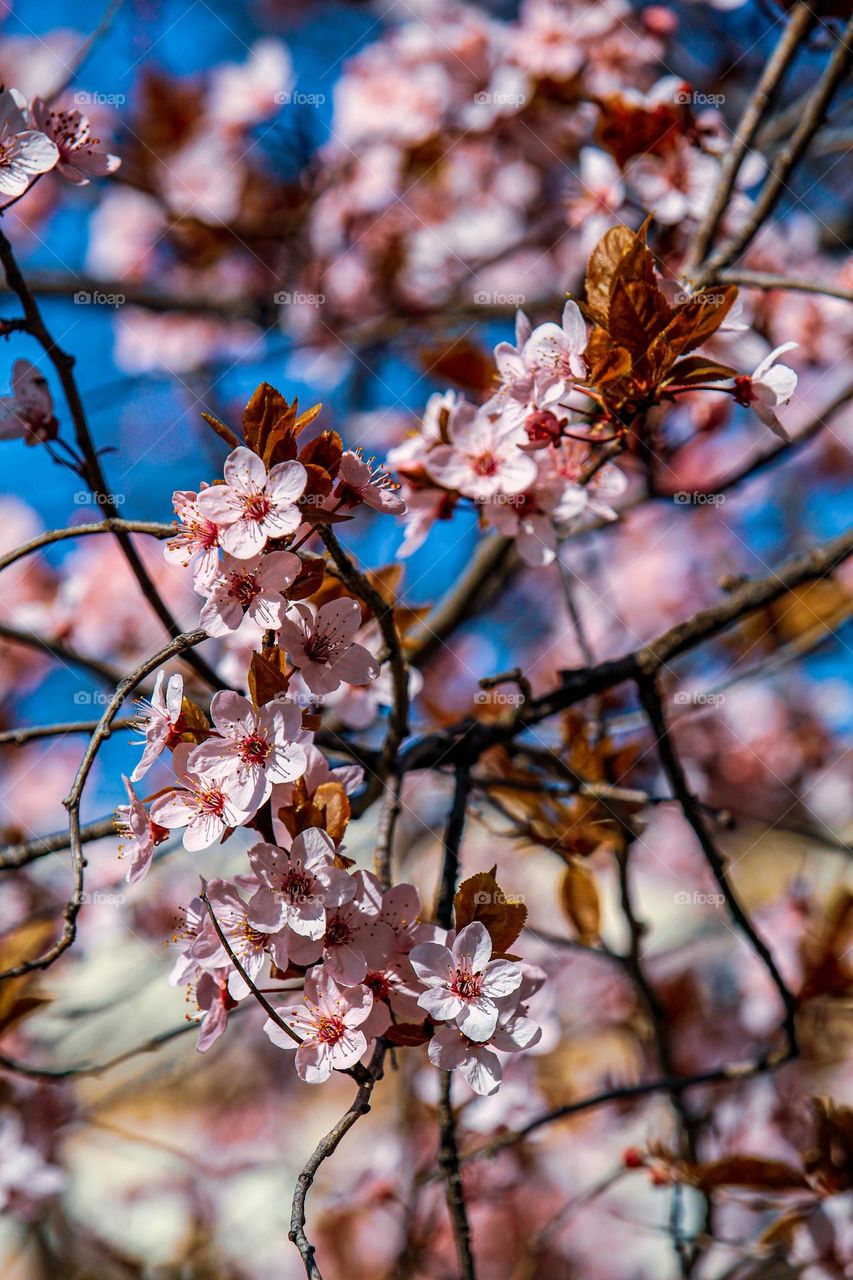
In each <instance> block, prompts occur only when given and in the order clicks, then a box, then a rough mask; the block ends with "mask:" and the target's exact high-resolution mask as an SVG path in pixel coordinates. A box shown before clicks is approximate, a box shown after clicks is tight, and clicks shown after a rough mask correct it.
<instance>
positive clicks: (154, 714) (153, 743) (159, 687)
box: [130, 670, 184, 825]
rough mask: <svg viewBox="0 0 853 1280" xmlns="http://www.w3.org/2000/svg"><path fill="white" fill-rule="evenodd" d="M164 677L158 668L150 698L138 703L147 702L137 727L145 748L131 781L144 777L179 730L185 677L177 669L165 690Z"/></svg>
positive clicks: (141, 704) (144, 704)
mask: <svg viewBox="0 0 853 1280" xmlns="http://www.w3.org/2000/svg"><path fill="white" fill-rule="evenodd" d="M165 678H166V673H165V671H162V670H161V671H158V672H157V678H156V680H155V681H154V692H153V693H152V694H151V701H150V702H148V703H147V704H146V702H145V701H144V699H140V706H142V707H143V708H144V707H145V706H146V705H147V708H148V709H147V711H145V712H144V714H143V716H142V719H141V721H140V723H139V726H138V727H139V729H140V732H141V733H142V735H143V743H144V749H143V752H142V757H141V759H140V761H139V764H138V765H137V766H136V768H135V769H134V771H133V773H132V774H131V775H130V780H131V782H138V781H139V779H140V778H143V777H144V776H145V774H146V773H147V772H148V770H149V769H150V768H151V766H152V764H153V763H154V761H155V760H156V759H157V758H158V757H159V756H160V755H162V753H163V752H164V751H165V749H166V747H168V746H170V745H171V740H173V739H175V738H176V736H177V735H178V734H180V732H181V727H180V720H181V707H182V705H183V700H184V678H183V676H182V675H179V674H178V673H177V672H176V673H175V675H172V676H169V683H168V685H167V686H166V691H165V693H164V692H163V682H164V680H165ZM139 745H142V744H139ZM166 825H168V824H166Z"/></svg>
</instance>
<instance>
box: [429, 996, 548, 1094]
mask: <svg viewBox="0 0 853 1280" xmlns="http://www.w3.org/2000/svg"><path fill="white" fill-rule="evenodd" d="M541 1035H542V1031H541V1028H540V1027H538V1026H537V1025H536V1023H535V1022H534V1021H533V1020H532V1019H531V1018H525V1017H519V1016H512V1015H511V1016H509V1017H508V1018H507V1019H506V1021H499V1022H498V1025H497V1026H496V1028H495V1030H494V1032H493V1033H492V1035H491V1036H490V1037H489V1039H488V1040H487V1041H485V1042H477V1041H476V1040H471V1039H469V1038H468V1037H467V1036H465V1035H463V1034H462V1032H461V1031H460V1030H459V1028H458V1027H457V1026H455V1025H454V1024H453V1023H450V1024H444V1025H442V1026H440V1027H437V1028H436V1030H435V1033H434V1034H433V1037H432V1039H431V1040H430V1042H429V1047H428V1049H427V1054H428V1056H429V1060H430V1062H431V1063H432V1064H433V1066H435V1067H438V1068H439V1069H440V1070H442V1071H453V1070H458V1071H459V1074H460V1075H461V1076H462V1078H463V1079H464V1080H465V1081H466V1082H467V1083H468V1084H469V1085H470V1086H471V1088H472V1089H473V1090H474V1092H475V1093H479V1094H482V1095H485V1096H488V1095H489V1094H492V1093H497V1091H498V1089H499V1088H500V1083H501V1077H502V1075H503V1067H502V1065H501V1060H500V1058H499V1057H498V1054H497V1052H496V1050H500V1051H502V1052H504V1053H519V1052H520V1051H521V1050H522V1049H529V1048H530V1047H531V1046H532V1045H534V1044H536V1042H537V1041H538V1040H539V1039H540V1037H541Z"/></svg>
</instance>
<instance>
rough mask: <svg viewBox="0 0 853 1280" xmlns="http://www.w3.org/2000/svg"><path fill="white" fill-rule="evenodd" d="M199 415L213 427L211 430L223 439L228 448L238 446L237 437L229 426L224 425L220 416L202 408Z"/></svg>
mask: <svg viewBox="0 0 853 1280" xmlns="http://www.w3.org/2000/svg"><path fill="white" fill-rule="evenodd" d="M201 416H202V417H203V418H204V420H205V422H206V423H207V425H208V426H209V427H213V430H214V431H215V432H216V434H217V435H218V436H219V438H220V439H221V440H224V441H225V443H226V444H227V445H228V448H229V449H236V448H238V446H239V444H240V441H239V440H238V439H237V437H236V436H235V434H234V432H233V431H232V430H231V428H230V427H227V426H226V425H225V423H224V422H223V421H222V419H221V418H217V417H216V415H215V414H213V413H207V412H206V411H205V410H204V409H202V411H201Z"/></svg>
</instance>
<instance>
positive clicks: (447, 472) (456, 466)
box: [426, 405, 536, 501]
mask: <svg viewBox="0 0 853 1280" xmlns="http://www.w3.org/2000/svg"><path fill="white" fill-rule="evenodd" d="M465 410H467V412H464V413H463V412H458V411H457V413H455V414H454V415H453V422H452V428H451V443H450V444H449V445H439V446H438V447H437V448H435V449H433V450H432V452H431V453H430V454H429V455H428V457H427V459H426V468H427V471H428V472H429V474H430V476H431V477H432V478H433V480H435V481H437V483H438V484H441V485H444V486H445V488H447V489H457V490H458V491H459V492H460V493H462V494H465V496H466V497H469V498H474V499H476V500H478V501H485V500H486V499H489V498H494V497H495V496H496V495H497V494H513V493H522V492H523V491H524V490H525V489H527V488H529V487H530V485H531V484H532V483H533V481H534V480H535V479H536V464H535V462H533V460H532V459H531V458H529V457H528V456H527V454H525V453H522V452H521V450H520V449H519V448H518V443H519V439H520V438H521V437H520V435H519V431H518V429H517V427H514V426H508V425H507V424H506V422H504V421H502V419H501V418H500V416H496V417H494V416H492V415H491V414H489V413H487V412H485V411H480V412H477V411H476V410H475V409H474V406H473V405H466V406H465Z"/></svg>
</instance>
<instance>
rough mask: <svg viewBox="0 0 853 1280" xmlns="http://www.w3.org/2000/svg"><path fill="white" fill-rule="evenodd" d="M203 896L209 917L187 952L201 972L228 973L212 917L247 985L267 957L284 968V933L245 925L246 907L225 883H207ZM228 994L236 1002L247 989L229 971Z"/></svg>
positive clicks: (224, 950)
mask: <svg viewBox="0 0 853 1280" xmlns="http://www.w3.org/2000/svg"><path fill="white" fill-rule="evenodd" d="M206 893H207V901H208V904H209V910H210V913H211V914H210V915H208V916H206V917H205V921H204V924H203V925H202V928H201V930H200V932H199V935H198V937H197V938H196V940H195V942H194V943H193V945H192V947H191V948H190V955H191V956H192V957H193V959H194V960H197V961H198V962H199V964H201V965H202V967H203V968H204V969H228V970H232V967H233V966H232V960H231V957H230V956H229V954H228V950H227V948H226V947H225V946H224V945H223V943H222V941H221V939H220V937H219V934H218V933H217V931H216V927H215V925H214V923H213V919H212V918H211V916H212V917H213V918H214V919H215V920H216V924H218V925H219V928H220V929H221V931H222V934H223V936H224V937H225V939H226V941H227V942H228V946H229V947H230V948H231V950H232V951H233V953H234V955H235V956H236V957H237V959H238V960H239V961H240V964H241V965H242V966H243V969H244V970H245V972H246V976H247V977H248V978H249V980H250V981H251V982H254V981H255V980H256V979H257V977H258V974H259V973H260V972H261V969H262V968H263V967H264V962H265V960H266V958H267V955H268V954H269V955H270V956H271V957H272V959H273V960H274V962H275V963H276V964H277V965H278V967H279V968H280V969H286V968H287V965H288V954H287V934H286V933H284V932H281V933H262V932H261V931H260V930H259V929H255V928H254V927H253V926H252V924H251V923H250V921H249V910H248V907H247V905H246V903H245V902H244V901H243V899H242V898H241V897H240V895H239V893H238V892H237V890H236V888H235V887H234V885H233V884H229V882H228V881H227V880H218V879H217V880H211V881H210V883H209V884H208V885H207V889H206ZM228 990H229V992H230V994H231V995H232V996H233V997H234V999H235V1000H239V999H241V998H242V997H243V996H245V995H248V993H249V990H250V988H249V987H248V985H247V984H246V982H245V980H244V979H243V976H242V974H240V973H238V972H237V971H236V970H233V971H232V972H231V973H230V976H229V978H228Z"/></svg>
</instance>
